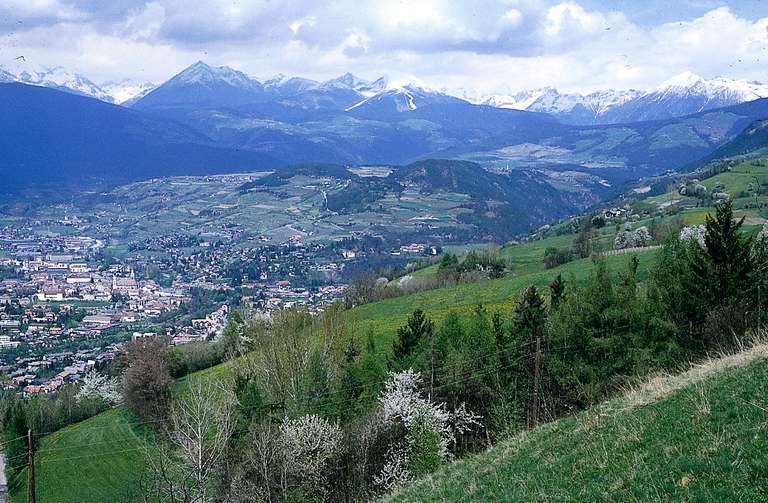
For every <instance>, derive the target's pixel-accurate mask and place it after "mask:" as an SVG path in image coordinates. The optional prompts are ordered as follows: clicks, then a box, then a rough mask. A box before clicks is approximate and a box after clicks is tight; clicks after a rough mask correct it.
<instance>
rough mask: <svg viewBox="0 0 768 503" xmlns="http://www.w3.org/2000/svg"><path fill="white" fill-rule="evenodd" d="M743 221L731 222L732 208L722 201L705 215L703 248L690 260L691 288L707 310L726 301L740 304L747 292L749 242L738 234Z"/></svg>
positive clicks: (749, 273)
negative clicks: (692, 282) (710, 212)
mask: <svg viewBox="0 0 768 503" xmlns="http://www.w3.org/2000/svg"><path fill="white" fill-rule="evenodd" d="M743 224H744V218H743V217H742V218H741V219H740V220H738V221H737V220H735V219H734V218H733V205H732V203H731V201H726V202H724V203H722V204H720V205H718V206H716V208H715V215H714V216H711V215H707V219H706V236H705V238H704V243H705V247H704V248H703V249H699V250H698V251H697V253H695V254H694V255H693V257H692V261H691V269H692V271H693V274H694V277H695V282H694V284H693V285H691V286H692V290H693V292H694V294H697V295H698V296H700V297H701V298H702V300H703V301H704V302H705V303H706V304H707V305H708V306H709V307H714V306H718V305H722V304H723V303H724V302H725V301H726V300H731V301H735V300H741V299H745V298H747V296H748V294H749V293H750V292H751V282H750V276H751V270H752V263H751V257H750V250H751V247H752V240H751V239H750V238H749V237H748V236H746V235H745V234H743V233H742V232H741V227H742V225H743Z"/></svg>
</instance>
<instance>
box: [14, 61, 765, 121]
mask: <svg viewBox="0 0 768 503" xmlns="http://www.w3.org/2000/svg"><path fill="white" fill-rule="evenodd" d="M14 66H15V68H2V67H0V83H2V82H21V83H24V84H31V85H38V86H44V87H51V88H54V89H58V90H62V91H68V92H72V93H75V94H79V95H82V96H90V97H92V98H96V99H99V100H102V101H106V102H108V103H115V104H123V105H125V106H133V105H134V104H135V103H137V102H138V101H139V100H142V99H143V98H144V97H145V96H147V95H148V94H150V93H152V92H153V91H154V90H155V88H158V89H160V88H162V90H161V91H159V92H158V93H155V96H154V97H153V98H152V99H149V100H144V103H143V106H145V107H147V106H152V104H153V103H162V104H164V105H167V104H169V101H168V96H169V90H172V89H177V90H178V89H180V88H181V87H184V85H188V84H190V83H192V82H196V81H200V82H202V81H207V82H208V85H209V86H211V87H210V89H208V91H207V92H208V93H209V97H210V96H212V95H213V94H216V93H218V94H219V95H224V94H227V92H229V93H230V94H231V96H229V97H228V98H227V99H228V102H226V103H225V102H223V101H221V100H219V101H217V102H211V103H207V102H206V101H205V92H203V94H201V95H198V96H191V95H190V96H186V97H185V96H183V95H181V94H179V93H178V92H176V95H175V98H173V99H175V100H185V99H186V100H190V102H193V103H196V104H198V105H200V104H211V105H214V104H215V105H221V104H229V105H239V104H249V103H254V102H264V101H269V100H283V99H285V98H287V97H289V96H295V95H296V94H304V95H305V96H304V97H305V98H306V99H307V102H306V103H304V104H305V105H308V106H316V107H317V106H321V105H323V104H325V105H329V104H332V105H336V106H340V107H343V108H344V109H345V110H347V111H349V110H352V109H355V108H357V107H359V106H363V105H365V106H378V105H377V104H380V103H382V102H384V103H387V105H386V106H389V105H390V104H391V105H392V106H394V108H395V110H397V111H405V110H412V109H414V108H415V107H416V106H418V100H417V99H416V97H418V99H420V100H422V101H424V99H425V97H427V96H428V97H429V98H428V99H427V101H429V99H432V98H434V97H436V96H442V97H443V99H445V100H447V99H449V98H456V99H460V100H464V101H468V102H470V103H472V104H479V105H487V106H492V107H495V108H506V109H514V110H525V111H529V112H541V113H546V114H550V115H552V116H554V117H556V118H557V119H558V120H560V121H561V122H564V123H567V124H575V125H596V124H620V123H630V122H639V121H646V120H660V119H669V118H673V117H680V116H683V115H689V114H693V113H697V112H702V111H706V110H713V109H716V108H721V107H726V106H730V105H736V104H739V103H744V102H747V101H753V100H756V99H759V98H765V97H768V84H761V83H758V82H748V81H745V80H735V79H728V78H723V77H718V78H715V79H710V80H707V79H704V78H702V77H700V76H698V75H696V74H693V73H691V72H683V73H681V74H680V75H677V76H675V77H673V78H671V79H669V80H667V81H666V82H663V83H662V84H661V85H659V86H658V87H656V88H655V89H651V90H647V91H641V90H635V89H629V90H613V89H606V90H598V91H594V92H591V93H587V94H581V93H561V92H559V91H558V90H557V89H555V88H554V87H543V88H540V89H533V90H524V91H520V92H516V93H513V94H490V95H478V94H477V93H476V92H474V91H471V90H444V91H442V92H438V91H434V90H428V89H424V88H423V87H421V86H418V85H416V84H413V83H399V84H398V83H392V82H389V79H388V78H387V77H380V78H378V79H376V80H373V81H367V80H365V79H361V78H359V77H357V76H355V75H353V74H352V73H346V74H344V75H342V76H340V77H337V78H335V79H331V80H328V81H325V82H319V81H315V80H311V79H305V78H301V77H290V76H286V75H282V74H280V75H276V76H274V77H271V78H268V79H263V80H261V81H260V80H257V79H254V78H251V77H249V76H248V75H246V74H244V73H242V72H240V71H237V70H234V69H231V68H228V67H211V66H209V65H207V64H205V63H203V62H201V61H200V62H197V63H195V64H193V65H191V66H190V67H189V68H187V69H185V70H184V71H182V72H180V73H179V74H177V75H175V76H173V77H172V78H171V79H169V80H168V81H166V82H165V83H163V84H161V85H160V86H156V85H155V84H153V83H150V82H138V81H133V80H131V79H123V80H118V81H108V82H104V83H101V84H96V83H94V82H93V81H92V80H90V79H88V78H87V77H85V76H83V75H81V74H78V73H74V72H70V71H68V70H66V69H64V68H63V67H61V66H56V67H42V66H41V67H36V68H34V69H31V68H30V67H28V66H27V65H25V64H16V65H14ZM219 84H221V85H222V87H218V88H217V85H219ZM331 91H337V92H338V94H337V95H336V97H335V99H332V100H331V101H330V102H329V101H325V102H323V101H322V100H321V101H320V102H318V103H314V104H313V103H312V96H315V98H317V95H318V94H323V93H325V94H328V93H329V92H331ZM350 91H352V92H353V93H350ZM198 92H199V90H198ZM357 98H359V99H358V101H354V100H355V99H357ZM173 99H172V100H171V101H173ZM353 101H354V102H353ZM181 103H183V101H176V102H174V103H173V104H176V105H178V104H181Z"/></svg>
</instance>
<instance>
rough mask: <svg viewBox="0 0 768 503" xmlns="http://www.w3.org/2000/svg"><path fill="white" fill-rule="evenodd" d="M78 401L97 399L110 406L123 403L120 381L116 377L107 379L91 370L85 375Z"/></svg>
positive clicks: (78, 393)
mask: <svg viewBox="0 0 768 503" xmlns="http://www.w3.org/2000/svg"><path fill="white" fill-rule="evenodd" d="M76 396H77V400H78V401H81V400H87V399H97V400H103V401H104V402H105V403H107V404H108V405H110V406H113V405H118V404H119V403H120V402H121V401H122V399H123V398H122V393H121V391H120V381H119V380H118V379H117V378H116V377H112V378H110V377H107V376H105V375H103V374H99V373H98V372H97V371H96V370H91V371H90V372H88V373H87V374H85V378H84V379H83V384H82V385H81V386H80V389H79V390H78V392H77V395H76Z"/></svg>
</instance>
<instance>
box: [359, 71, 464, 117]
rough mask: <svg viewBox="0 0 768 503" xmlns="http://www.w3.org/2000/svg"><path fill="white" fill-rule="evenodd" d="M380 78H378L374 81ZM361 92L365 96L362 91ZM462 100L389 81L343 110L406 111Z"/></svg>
mask: <svg viewBox="0 0 768 503" xmlns="http://www.w3.org/2000/svg"><path fill="white" fill-rule="evenodd" d="M381 80H382V79H379V80H377V81H376V82H379V81H381ZM381 85H383V83H382V84H381ZM361 94H363V95H364V96H365V94H364V93H361ZM463 101H465V100H462V99H461V98H457V97H455V96H450V95H448V94H445V93H442V92H440V91H436V90H434V89H428V88H425V87H421V86H418V85H416V84H412V83H390V84H388V85H387V86H386V88H385V89H384V90H382V91H379V92H377V93H374V94H371V95H369V96H366V97H365V98H364V99H363V100H361V101H359V102H358V103H355V104H354V105H352V106H350V107H349V108H347V109H346V110H345V111H346V112H350V111H352V110H356V109H360V108H364V107H365V108H367V109H373V108H377V109H383V110H390V111H396V112H407V111H409V110H416V109H417V108H419V107H421V106H425V105H429V104H435V103H452V102H463Z"/></svg>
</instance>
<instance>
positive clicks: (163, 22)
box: [0, 0, 768, 94]
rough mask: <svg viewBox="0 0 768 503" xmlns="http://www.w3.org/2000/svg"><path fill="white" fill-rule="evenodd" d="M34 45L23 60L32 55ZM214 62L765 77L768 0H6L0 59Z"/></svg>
mask: <svg viewBox="0 0 768 503" xmlns="http://www.w3.org/2000/svg"><path fill="white" fill-rule="evenodd" d="M22 57H23V58H22ZM198 60H203V61H205V62H207V63H209V64H211V65H215V66H219V65H226V66H231V67H233V68H236V69H238V70H241V71H243V72H245V73H247V74H249V75H252V76H254V77H257V78H267V77H270V76H272V75H275V74H277V73H283V74H286V75H292V76H302V77H308V78H314V79H318V80H323V79H328V78H333V77H336V76H338V75H340V74H343V73H345V72H348V71H349V72H352V73H354V74H356V75H358V76H361V77H363V78H368V79H375V78H377V77H379V76H381V75H387V76H389V78H390V79H391V80H394V81H399V80H407V81H415V82H416V83H419V84H422V85H425V86H428V87H431V88H435V89H450V90H457V89H465V90H467V92H468V93H470V94H473V93H477V94H488V93H510V92H515V91H518V90H522V89H532V88H538V87H543V86H554V87H556V88H558V89H559V90H561V91H568V92H573V91H579V92H589V91H593V90H597V89H608V88H613V89H643V90H646V89H651V88H653V87H655V86H657V85H659V84H660V83H661V82H663V81H664V80H666V79H669V78H671V77H673V76H675V75H677V74H679V73H681V72H684V71H691V72H694V73H697V74H699V75H701V76H702V77H705V78H713V77H717V76H724V77H730V78H739V79H747V80H756V81H762V82H768V64H766V63H768V0H766V1H761V0H740V1H737V0H734V1H718V0H612V1H609V0H566V1H557V0H555V1H547V0H474V1H460V0H379V1H367V0H333V1H323V0H286V1H283V0H235V1H233V0H208V1H199V0H194V1H191V0H151V1H143V0H79V1H76V0H0V66H5V67H7V68H9V69H11V70H12V71H18V70H19V69H24V68H29V69H35V68H37V67H39V66H57V65H60V66H63V67H65V68H67V69H69V70H72V71H77V72H80V73H82V74H84V75H86V76H87V77H89V78H90V79H91V80H93V81H94V82H97V83H102V82H105V81H110V80H122V79H131V80H135V81H142V82H144V81H150V82H155V83H158V82H162V81H164V80H167V79H168V78H169V77H170V76H172V75H173V74H175V73H177V72H179V71H181V70H182V69H183V68H185V67H186V66H189V65H190V64H192V63H194V62H196V61H198Z"/></svg>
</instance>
